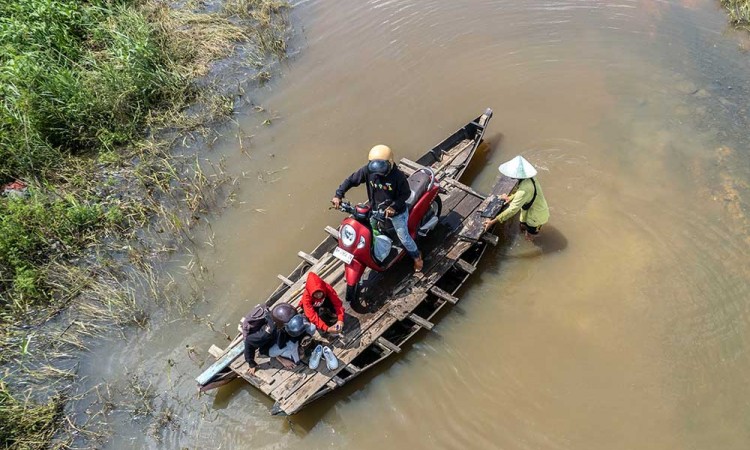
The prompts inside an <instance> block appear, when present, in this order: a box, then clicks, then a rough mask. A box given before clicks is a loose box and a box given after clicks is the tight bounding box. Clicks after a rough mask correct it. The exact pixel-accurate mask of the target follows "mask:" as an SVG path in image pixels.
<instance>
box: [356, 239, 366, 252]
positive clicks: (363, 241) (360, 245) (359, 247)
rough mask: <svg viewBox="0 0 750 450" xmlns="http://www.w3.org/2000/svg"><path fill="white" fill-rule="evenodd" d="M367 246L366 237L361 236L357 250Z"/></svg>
mask: <svg viewBox="0 0 750 450" xmlns="http://www.w3.org/2000/svg"><path fill="white" fill-rule="evenodd" d="M364 247H365V237H364V236H360V237H359V244H357V250H359V249H361V248H364Z"/></svg>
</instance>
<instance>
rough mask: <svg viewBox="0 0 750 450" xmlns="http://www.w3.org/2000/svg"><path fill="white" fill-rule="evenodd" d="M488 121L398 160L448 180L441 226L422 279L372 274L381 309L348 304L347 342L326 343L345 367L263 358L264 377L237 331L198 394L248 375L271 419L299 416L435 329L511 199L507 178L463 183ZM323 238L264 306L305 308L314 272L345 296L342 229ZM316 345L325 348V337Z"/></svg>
mask: <svg viewBox="0 0 750 450" xmlns="http://www.w3.org/2000/svg"><path fill="white" fill-rule="evenodd" d="M491 117H492V111H491V110H490V109H488V110H487V111H486V112H485V113H484V114H483V115H481V116H479V117H477V118H476V119H475V120H473V121H471V122H469V123H468V124H466V125H465V126H464V127H462V128H460V129H459V130H458V131H456V132H455V133H453V134H452V135H451V136H449V137H448V138H447V139H445V140H444V141H443V142H441V143H439V144H438V145H436V146H435V147H433V148H432V149H431V150H430V151H428V152H427V153H426V154H425V155H423V156H422V157H420V158H419V159H417V161H410V160H408V159H402V160H401V161H400V162H399V168H400V169H401V170H403V171H404V172H405V173H406V174H407V175H409V174H411V173H413V172H415V171H416V170H419V169H420V168H422V167H429V168H431V169H432V170H433V171H434V172H435V174H436V177H437V178H438V179H439V180H440V181H441V187H442V189H443V191H444V192H443V193H441V199H442V201H443V212H442V215H441V218H440V226H438V227H437V229H436V230H434V231H433V233H431V235H430V236H428V237H427V238H426V239H425V241H424V242H421V243H420V247H421V249H422V252H423V255H424V259H425V266H424V268H423V271H422V275H421V276H415V275H414V274H413V272H412V271H411V269H410V268H409V267H408V265H407V266H404V267H403V268H400V267H398V266H397V267H394V268H393V269H392V270H390V271H388V272H386V274H385V275H380V274H376V273H374V272H370V271H369V270H368V272H369V274H368V275H367V277H368V280H367V281H366V282H365V283H366V286H367V287H366V288H365V291H364V292H363V294H362V295H364V296H365V298H368V299H369V300H374V303H375V305H376V306H379V307H378V308H377V309H376V310H375V311H374V312H368V313H364V314H359V313H356V312H354V311H353V310H352V309H351V308H349V307H348V306H349V305H345V306H346V307H347V311H346V314H347V317H346V320H345V328H344V336H345V337H343V338H335V339H334V340H332V341H329V342H328V345H329V346H330V347H331V348H332V349H333V351H334V354H335V355H336V357H337V358H338V359H339V367H338V369H336V370H334V371H329V370H328V369H327V368H326V367H325V363H324V362H321V365H320V367H319V368H318V370H317V371H314V370H311V369H310V368H309V367H308V366H307V365H306V364H299V365H298V366H297V367H296V368H294V369H293V370H287V369H284V368H283V367H282V366H281V365H280V364H279V363H278V362H277V361H275V360H273V359H269V358H268V357H263V356H259V357H257V358H256V361H257V362H258V363H259V366H258V368H257V370H256V371H255V373H254V375H249V374H248V373H247V371H246V370H247V364H246V363H245V361H244V358H242V357H240V356H241V355H242V354H243V351H244V343H243V340H242V335H241V334H240V335H238V336H237V337H236V338H235V339H234V340H232V341H231V342H230V344H229V345H228V346H227V347H226V348H225V349H223V350H222V349H220V348H218V347H216V346H212V347H211V349H210V350H209V352H210V353H211V354H212V356H214V357H215V358H217V361H216V362H215V363H214V364H213V365H211V367H209V368H208V369H206V370H205V371H204V372H203V373H202V374H201V375H200V376H199V377H198V378H196V381H197V382H198V385H199V388H200V389H201V391H206V390H209V389H213V388H216V387H219V386H221V385H224V384H226V383H228V382H230V381H231V380H234V379H236V378H238V377H241V378H243V379H244V380H246V381H247V382H248V383H250V384H252V385H253V386H255V387H256V388H258V389H259V390H260V391H262V392H263V393H265V394H266V395H268V396H269V397H271V398H272V399H274V400H275V402H276V403H275V404H274V406H273V408H272V410H271V413H272V414H280V415H290V414H294V413H296V412H298V411H300V410H301V409H302V408H303V407H305V406H306V405H309V404H310V403H311V402H313V401H315V400H316V399H318V398H320V397H322V396H324V395H326V394H328V393H329V392H331V391H333V390H335V389H336V388H338V387H340V386H342V385H344V384H346V383H347V382H348V381H350V380H351V379H353V378H354V377H356V376H358V375H359V374H361V373H362V372H364V371H366V370H368V369H370V368H372V367H373V366H375V365H376V364H377V363H379V362H380V361H382V360H384V359H385V358H387V357H388V356H391V355H392V354H394V353H399V352H400V351H401V347H402V346H403V345H404V343H405V342H406V341H408V340H409V339H410V338H411V337H413V336H414V335H415V334H416V333H417V332H419V330H421V329H423V328H424V329H427V330H430V329H432V327H433V322H432V321H433V318H434V317H435V316H436V315H437V313H438V312H439V311H440V310H441V309H442V308H443V307H444V306H445V305H446V304H455V303H457V302H458V298H456V297H455V296H454V294H455V293H456V291H457V290H458V289H459V288H460V287H461V285H463V283H464V282H465V281H466V279H467V278H468V277H469V276H470V275H471V274H472V273H473V272H474V270H475V268H476V265H477V263H478V262H479V259H480V258H481V257H482V255H483V254H484V252H485V250H486V249H487V246H488V245H494V244H496V243H497V237H496V236H494V235H492V234H489V233H485V232H484V230H483V228H482V218H481V217H480V214H481V213H482V212H483V211H486V212H487V213H488V214H497V213H499V212H500V210H501V208H502V206H503V204H502V202H501V201H499V196H500V195H501V194H507V193H509V192H510V190H511V189H512V188H513V186H514V185H515V180H512V179H509V178H505V177H502V176H501V177H500V178H499V180H498V182H497V183H496V184H495V186H494V188H493V189H492V191H491V192H490V193H489V195H483V194H480V193H478V192H476V191H474V190H473V189H471V188H470V187H468V186H466V185H463V184H462V183H460V182H459V181H458V179H459V178H460V176H461V175H462V174H463V173H464V171H465V170H466V168H467V167H468V165H469V163H470V162H471V159H472V157H473V156H474V154H475V152H476V150H477V147H478V146H479V144H480V142H481V141H482V137H483V135H484V131H485V129H486V127H487V124H488V122H489V120H490V118H491ZM326 232H327V233H328V236H327V237H326V238H325V239H324V240H323V241H322V242H321V243H320V244H319V245H318V246H317V247H316V248H315V249H314V250H313V251H312V252H310V253H305V252H299V253H298V256H299V257H300V258H301V260H302V261H301V262H300V264H299V265H298V266H297V267H296V268H295V269H294V270H293V271H292V272H291V273H290V274H288V275H286V276H283V275H279V276H278V277H279V279H280V280H281V283H280V284H279V285H278V287H277V288H276V289H275V290H274V292H273V293H272V294H271V295H270V296H269V297H268V299H267V300H266V304H267V305H269V306H272V305H274V304H276V303H278V302H287V303H290V304H292V305H294V306H298V304H299V301H300V299H301V295H302V292H303V291H304V287H305V282H306V279H307V274H308V273H309V272H315V273H317V274H318V275H319V276H320V277H321V278H322V279H324V280H325V281H326V282H327V283H329V284H331V285H332V286H333V287H334V289H336V291H337V292H338V293H339V295H340V297H341V298H342V299H343V298H344V297H345V295H344V292H345V290H346V281H345V279H344V265H343V263H342V262H341V261H340V260H338V259H336V258H335V257H333V255H332V251H333V250H334V249H335V248H336V246H337V240H338V230H336V229H335V228H332V227H326ZM407 263H408V262H407ZM316 339H318V340H323V341H325V337H323V338H321V337H320V336H316Z"/></svg>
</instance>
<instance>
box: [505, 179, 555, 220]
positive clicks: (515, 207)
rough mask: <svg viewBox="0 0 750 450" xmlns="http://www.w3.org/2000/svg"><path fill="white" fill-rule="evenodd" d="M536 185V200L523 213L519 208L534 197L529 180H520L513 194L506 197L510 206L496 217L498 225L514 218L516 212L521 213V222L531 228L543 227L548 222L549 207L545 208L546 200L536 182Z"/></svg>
mask: <svg viewBox="0 0 750 450" xmlns="http://www.w3.org/2000/svg"><path fill="white" fill-rule="evenodd" d="M534 182H535V183H536V199H535V200H534V203H533V204H532V205H531V208H529V210H528V211H524V210H523V209H522V208H521V207H522V206H523V205H525V204H526V203H528V202H530V201H531V199H532V198H533V197H534V185H533V184H532V183H531V178H527V179H525V180H521V181H520V182H519V183H518V184H517V185H516V187H515V190H514V192H513V193H511V194H510V195H509V196H508V197H509V198H510V200H509V202H510V205H509V206H508V208H506V209H505V211H503V212H501V213H500V214H499V215H498V216H497V218H496V219H497V221H498V223H503V222H505V221H506V220H508V219H510V218H511V217H513V216H515V215H516V213H517V212H518V211H521V222H524V223H526V224H527V225H529V226H532V227H538V226H539V225H544V224H545V223H547V221H548V220H549V207H548V206H547V200H545V199H544V194H543V193H542V186H541V185H540V184H539V182H538V181H537V180H534Z"/></svg>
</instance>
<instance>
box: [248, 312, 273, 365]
mask: <svg viewBox="0 0 750 450" xmlns="http://www.w3.org/2000/svg"><path fill="white" fill-rule="evenodd" d="M277 338H278V330H277V329H276V326H275V325H274V323H273V321H272V320H270V319H268V320H267V322H266V324H265V325H263V326H262V327H260V328H259V329H257V330H255V331H252V332H250V333H248V334H247V336H245V361H247V364H248V365H249V366H250V367H256V366H257V365H258V363H256V362H255V350H256V349H257V350H258V352H259V353H260V354H261V355H268V349H269V348H271V346H272V345H273V344H274V343H275V342H276V340H277Z"/></svg>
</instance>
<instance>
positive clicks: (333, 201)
mask: <svg viewBox="0 0 750 450" xmlns="http://www.w3.org/2000/svg"><path fill="white" fill-rule="evenodd" d="M331 204H332V205H333V207H334V208H336V209H339V208H340V207H341V199H340V198H338V197H333V198H332V199H331Z"/></svg>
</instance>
